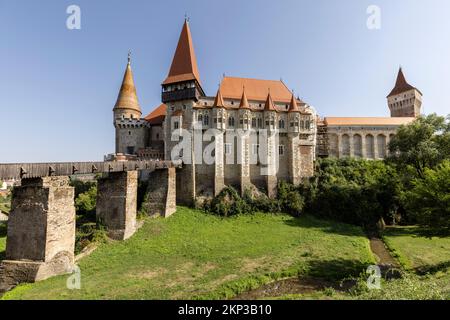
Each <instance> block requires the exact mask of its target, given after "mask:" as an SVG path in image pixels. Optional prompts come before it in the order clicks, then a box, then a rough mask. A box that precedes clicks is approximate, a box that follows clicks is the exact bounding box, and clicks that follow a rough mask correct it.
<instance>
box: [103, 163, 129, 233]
mask: <svg viewBox="0 0 450 320" xmlns="http://www.w3.org/2000/svg"><path fill="white" fill-rule="evenodd" d="M137 188H138V172H137V171H128V172H114V173H109V175H108V177H106V178H102V179H100V180H99V181H98V193H97V210H96V211H97V220H98V221H100V222H101V223H102V224H103V225H104V226H105V227H106V229H107V230H108V236H109V237H110V238H112V239H116V240H125V239H128V238H129V237H131V236H132V235H133V234H134V232H135V231H136V213H137Z"/></svg>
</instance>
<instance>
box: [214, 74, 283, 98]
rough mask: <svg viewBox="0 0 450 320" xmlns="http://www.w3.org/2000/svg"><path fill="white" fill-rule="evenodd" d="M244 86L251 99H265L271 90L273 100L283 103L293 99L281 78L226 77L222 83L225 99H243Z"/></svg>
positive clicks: (221, 88) (221, 87)
mask: <svg viewBox="0 0 450 320" xmlns="http://www.w3.org/2000/svg"><path fill="white" fill-rule="evenodd" d="M243 87H245V92H246V95H247V98H248V99H249V100H255V101H265V100H266V98H267V92H268V91H269V90H270V93H271V96H272V99H273V101H275V102H282V103H289V102H290V101H291V96H292V92H291V91H290V90H289V89H288V88H287V87H286V85H285V84H284V83H283V81H280V80H260V79H248V78H236V77H224V78H223V79H222V83H221V84H220V90H221V92H222V96H223V97H224V99H236V100H238V99H241V96H242V88H243Z"/></svg>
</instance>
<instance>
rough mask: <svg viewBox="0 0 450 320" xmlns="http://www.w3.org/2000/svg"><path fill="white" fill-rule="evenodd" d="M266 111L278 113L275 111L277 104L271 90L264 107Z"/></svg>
mask: <svg viewBox="0 0 450 320" xmlns="http://www.w3.org/2000/svg"><path fill="white" fill-rule="evenodd" d="M264 111H277V109H275V104H274V103H273V100H272V96H271V95H270V89H269V94H268V95H267V100H266V105H265V106H264Z"/></svg>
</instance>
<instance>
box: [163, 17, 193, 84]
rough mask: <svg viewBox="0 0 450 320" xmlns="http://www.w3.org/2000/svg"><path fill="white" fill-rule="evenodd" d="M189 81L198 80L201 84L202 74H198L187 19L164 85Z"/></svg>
mask: <svg viewBox="0 0 450 320" xmlns="http://www.w3.org/2000/svg"><path fill="white" fill-rule="evenodd" d="M189 80H197V82H198V83H200V73H199V72H198V66H197V59H196V57H195V52H194V44H193V42H192V36H191V30H190V29H189V19H187V18H186V19H185V21H184V24H183V29H182V30H181V34H180V38H179V40H178V46H177V49H176V51H175V55H174V57H173V60H172V65H171V67H170V71H169V75H168V76H167V78H166V80H164V82H163V84H170V83H175V82H180V81H189Z"/></svg>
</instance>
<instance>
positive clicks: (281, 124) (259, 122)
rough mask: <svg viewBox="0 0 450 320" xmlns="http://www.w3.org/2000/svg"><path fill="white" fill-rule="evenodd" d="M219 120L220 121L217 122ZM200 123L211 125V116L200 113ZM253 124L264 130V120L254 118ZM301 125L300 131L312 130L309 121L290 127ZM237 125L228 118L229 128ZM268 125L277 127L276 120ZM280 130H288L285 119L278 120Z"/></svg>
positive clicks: (302, 121)
mask: <svg viewBox="0 0 450 320" xmlns="http://www.w3.org/2000/svg"><path fill="white" fill-rule="evenodd" d="M217 119H219V120H217ZM197 120H198V122H200V123H202V124H203V125H205V126H208V125H209V115H207V114H202V113H200V114H199V115H198V117H197ZM221 120H222V118H215V119H214V123H217V122H220V123H221ZM244 123H245V124H248V120H247V119H241V121H240V124H244ZM251 124H252V128H262V126H263V120H262V118H252V120H251ZM299 124H300V129H302V130H303V129H306V130H310V129H311V122H310V121H309V120H306V121H305V120H301V121H300V122H298V121H295V122H291V123H290V125H291V127H294V126H295V127H298V126H299ZM235 125H236V121H235V119H234V117H233V116H230V117H228V126H229V127H234V126H235ZM266 125H267V126H268V125H275V122H274V120H270V121H269V120H267V121H266ZM278 128H280V129H285V128H286V123H285V121H284V119H280V120H278Z"/></svg>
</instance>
